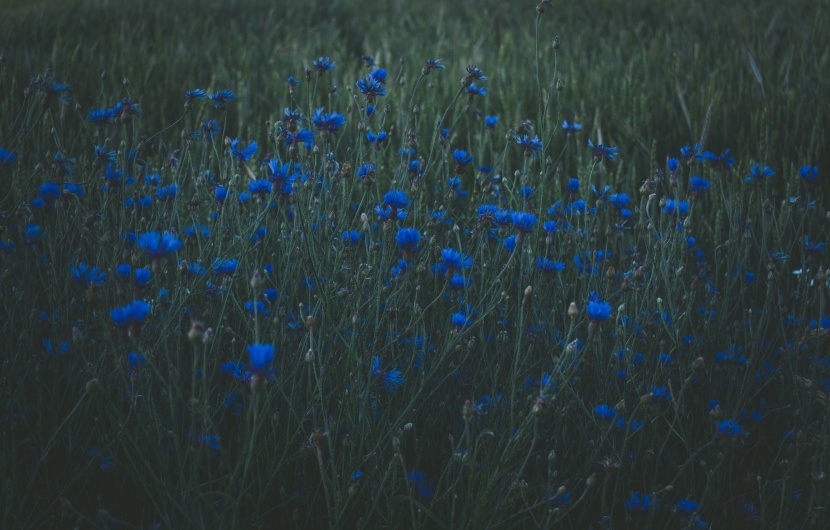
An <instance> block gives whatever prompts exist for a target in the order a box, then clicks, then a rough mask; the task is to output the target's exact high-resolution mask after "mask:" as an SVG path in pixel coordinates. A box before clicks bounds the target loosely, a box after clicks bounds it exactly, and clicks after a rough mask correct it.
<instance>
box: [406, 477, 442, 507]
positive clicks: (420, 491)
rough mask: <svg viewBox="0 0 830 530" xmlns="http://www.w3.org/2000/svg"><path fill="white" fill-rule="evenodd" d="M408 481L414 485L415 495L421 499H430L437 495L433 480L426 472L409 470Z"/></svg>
mask: <svg viewBox="0 0 830 530" xmlns="http://www.w3.org/2000/svg"><path fill="white" fill-rule="evenodd" d="M406 478H407V481H408V482H409V483H410V484H411V485H412V489H413V490H414V492H415V496H416V497H417V498H418V499H419V500H421V501H428V500H430V499H432V497H433V496H434V495H435V489H434V488H433V487H432V481H431V480H430V479H428V478H427V477H426V475H425V474H424V473H419V472H414V471H413V472H409V473H407V474H406Z"/></svg>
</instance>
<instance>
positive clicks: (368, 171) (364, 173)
mask: <svg viewBox="0 0 830 530" xmlns="http://www.w3.org/2000/svg"><path fill="white" fill-rule="evenodd" d="M357 176H358V177H360V178H361V179H363V180H364V181H366V182H365V183H366V184H369V183H371V182H372V181H373V180H374V178H375V165H374V164H363V165H362V166H360V169H358V170H357ZM366 179H368V180H366Z"/></svg>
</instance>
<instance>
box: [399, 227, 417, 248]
mask: <svg viewBox="0 0 830 530" xmlns="http://www.w3.org/2000/svg"><path fill="white" fill-rule="evenodd" d="M395 241H396V242H397V243H398V247H400V248H401V249H403V250H406V251H409V252H417V251H418V243H419V242H420V241H421V234H420V232H418V231H417V230H416V229H414V228H401V229H400V230H398V234H397V235H396V236H395Z"/></svg>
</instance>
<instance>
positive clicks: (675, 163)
mask: <svg viewBox="0 0 830 530" xmlns="http://www.w3.org/2000/svg"><path fill="white" fill-rule="evenodd" d="M666 165H667V166H668V168H669V173H670V174H671V175H672V177H673V176H675V173H677V168H678V167H679V166H680V160H678V159H676V158H669V160H668V162H667V163H666Z"/></svg>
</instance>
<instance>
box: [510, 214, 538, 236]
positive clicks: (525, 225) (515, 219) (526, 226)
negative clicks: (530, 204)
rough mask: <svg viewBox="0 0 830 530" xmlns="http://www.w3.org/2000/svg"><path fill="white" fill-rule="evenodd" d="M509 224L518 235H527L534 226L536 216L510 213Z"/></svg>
mask: <svg viewBox="0 0 830 530" xmlns="http://www.w3.org/2000/svg"><path fill="white" fill-rule="evenodd" d="M510 222H512V223H513V226H514V227H516V230H518V231H519V232H520V233H522V234H529V233H530V232H533V228H534V227H535V226H536V216H535V215H533V214H532V213H527V212H511V213H510Z"/></svg>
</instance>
